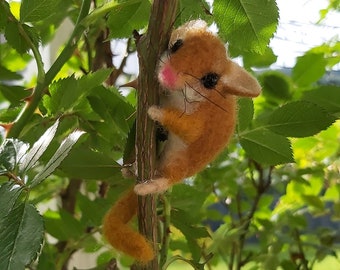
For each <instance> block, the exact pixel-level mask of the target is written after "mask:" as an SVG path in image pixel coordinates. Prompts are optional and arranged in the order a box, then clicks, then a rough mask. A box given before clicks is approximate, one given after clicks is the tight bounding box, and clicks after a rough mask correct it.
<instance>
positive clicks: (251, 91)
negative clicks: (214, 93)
mask: <svg viewBox="0 0 340 270" xmlns="http://www.w3.org/2000/svg"><path fill="white" fill-rule="evenodd" d="M227 65H228V69H227V73H226V74H225V75H223V76H222V77H221V81H222V83H223V85H224V87H223V90H224V91H225V92H226V93H229V94H232V95H236V96H243V97H257V96H258V95H259V94H260V93H261V86H260V85H259V83H258V82H257V80H256V79H255V78H254V77H253V76H252V75H251V74H249V73H248V72H247V71H246V70H244V69H243V68H242V67H240V66H239V65H237V64H236V63H234V62H232V61H230V60H229V61H228V63H227Z"/></svg>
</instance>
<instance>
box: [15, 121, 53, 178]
mask: <svg viewBox="0 0 340 270" xmlns="http://www.w3.org/2000/svg"><path fill="white" fill-rule="evenodd" d="M58 125H59V120H57V121H56V122H55V123H54V124H53V125H52V126H51V127H50V128H48V129H47V130H46V132H45V133H44V134H43V135H42V136H41V137H40V138H39V140H37V141H36V142H35V143H34V145H33V146H32V148H31V149H30V150H29V151H28V152H27V154H26V155H25V156H23V157H22V158H21V160H20V164H19V171H20V172H21V173H24V172H26V171H27V170H29V169H30V168H32V167H33V166H34V165H35V164H36V163H37V161H38V160H39V158H40V157H41V156H42V154H43V153H44V152H45V151H46V149H47V147H48V146H49V145H50V143H51V141H52V140H53V138H54V135H55V133H56V131H57V128H58Z"/></svg>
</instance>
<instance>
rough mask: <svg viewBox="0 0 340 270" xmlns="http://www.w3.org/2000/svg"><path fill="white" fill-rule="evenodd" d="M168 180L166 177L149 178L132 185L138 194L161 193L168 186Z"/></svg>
mask: <svg viewBox="0 0 340 270" xmlns="http://www.w3.org/2000/svg"><path fill="white" fill-rule="evenodd" d="M169 186H170V185H169V180H168V179H166V178H158V179H155V180H150V181H147V182H145V183H142V184H137V185H136V186H135V187H134V191H135V192H136V193H137V194H138V195H142V196H144V195H148V194H156V193H162V192H164V191H166V190H167V189H168V188H169Z"/></svg>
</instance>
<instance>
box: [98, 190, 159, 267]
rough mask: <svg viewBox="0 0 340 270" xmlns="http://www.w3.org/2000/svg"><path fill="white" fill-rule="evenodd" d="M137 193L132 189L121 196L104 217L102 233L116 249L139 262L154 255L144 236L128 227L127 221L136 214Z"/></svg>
mask: <svg viewBox="0 0 340 270" xmlns="http://www.w3.org/2000/svg"><path fill="white" fill-rule="evenodd" d="M137 207H138V201H137V195H136V194H135V193H134V191H133V190H130V191H129V192H127V193H126V194H125V195H123V197H121V198H120V199H119V200H118V201H117V202H116V203H115V204H114V205H113V206H112V207H111V209H110V210H109V211H108V212H107V214H106V216H105V217H104V224H103V234H104V235H105V237H106V239H107V240H108V242H109V243H110V244H111V245H112V246H113V247H114V248H116V249H117V250H119V251H122V252H123V253H126V254H127V255H129V256H131V257H133V258H135V259H136V260H137V261H139V262H141V263H147V262H148V261H150V260H152V259H153V258H154V256H155V254H154V251H153V249H152V247H151V245H150V243H149V242H148V241H147V239H146V238H145V237H143V236H142V235H141V234H140V233H138V232H136V231H134V230H132V228H130V227H129V224H128V223H129V221H130V220H131V219H132V218H133V217H134V216H135V215H136V212H137Z"/></svg>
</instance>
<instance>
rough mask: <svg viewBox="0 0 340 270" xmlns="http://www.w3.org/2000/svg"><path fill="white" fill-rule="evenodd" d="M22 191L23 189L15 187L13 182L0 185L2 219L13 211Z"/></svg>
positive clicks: (0, 217) (0, 218) (0, 213)
mask: <svg viewBox="0 0 340 270" xmlns="http://www.w3.org/2000/svg"><path fill="white" fill-rule="evenodd" d="M21 193H22V189H21V188H18V187H15V185H14V183H12V182H6V183H3V184H2V185H1V186H0V220H2V219H3V218H5V217H6V216H7V215H8V214H9V213H10V212H11V211H12V209H13V207H14V206H15V203H16V201H17V199H18V198H19V196H20V194H21Z"/></svg>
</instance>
